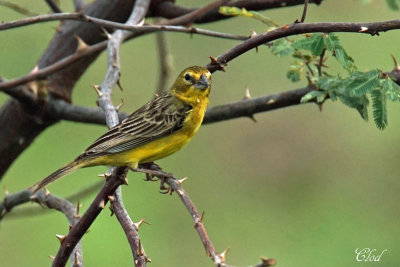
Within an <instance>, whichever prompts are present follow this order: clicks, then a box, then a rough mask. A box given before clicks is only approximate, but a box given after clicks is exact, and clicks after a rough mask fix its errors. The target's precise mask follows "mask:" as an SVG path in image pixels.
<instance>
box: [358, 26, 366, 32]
mask: <svg viewBox="0 0 400 267" xmlns="http://www.w3.org/2000/svg"><path fill="white" fill-rule="evenodd" d="M367 31H368V27H365V26H362V27H361V28H360V30H359V31H358V32H367Z"/></svg>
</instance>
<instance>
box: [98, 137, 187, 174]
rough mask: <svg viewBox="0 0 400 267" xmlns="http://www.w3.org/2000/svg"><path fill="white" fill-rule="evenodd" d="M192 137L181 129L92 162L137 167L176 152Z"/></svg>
mask: <svg viewBox="0 0 400 267" xmlns="http://www.w3.org/2000/svg"><path fill="white" fill-rule="evenodd" d="M191 137H192V136H188V135H187V133H185V132H184V131H179V132H177V133H175V134H172V135H170V136H166V137H163V138H160V139H158V140H154V141H152V142H150V143H148V144H146V145H144V146H141V147H138V148H136V149H132V150H127V151H124V152H121V153H117V154H112V155H106V156H102V157H99V158H97V159H95V160H94V161H95V162H92V164H93V163H94V164H93V165H98V164H102V165H113V166H130V167H131V168H134V169H136V168H137V165H138V164H139V163H146V162H152V161H155V160H158V159H161V158H164V157H167V156H169V155H171V154H173V153H175V152H176V151H178V150H179V149H181V148H182V147H183V146H184V145H186V144H187V143H188V142H189V141H190V139H191Z"/></svg>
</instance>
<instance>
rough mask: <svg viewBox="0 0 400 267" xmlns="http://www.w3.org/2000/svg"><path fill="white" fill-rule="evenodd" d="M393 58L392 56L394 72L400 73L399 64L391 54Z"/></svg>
mask: <svg viewBox="0 0 400 267" xmlns="http://www.w3.org/2000/svg"><path fill="white" fill-rule="evenodd" d="M391 56H392V58H393V62H394V70H396V71H399V70H400V66H399V63H398V62H397V59H396V58H395V57H394V56H393V54H391Z"/></svg>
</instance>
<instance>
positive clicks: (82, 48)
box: [74, 35, 88, 52]
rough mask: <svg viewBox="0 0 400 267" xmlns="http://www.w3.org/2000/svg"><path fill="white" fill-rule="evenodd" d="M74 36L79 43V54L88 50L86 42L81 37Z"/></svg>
mask: <svg viewBox="0 0 400 267" xmlns="http://www.w3.org/2000/svg"><path fill="white" fill-rule="evenodd" d="M74 36H75V39H76V40H77V41H78V46H77V48H76V51H77V52H79V51H83V50H85V49H87V48H88V45H87V44H86V43H85V41H83V40H82V38H81V37H79V36H78V35H74Z"/></svg>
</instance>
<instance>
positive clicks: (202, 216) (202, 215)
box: [200, 210, 206, 222]
mask: <svg viewBox="0 0 400 267" xmlns="http://www.w3.org/2000/svg"><path fill="white" fill-rule="evenodd" d="M205 213H206V212H205V211H204V210H203V212H202V213H201V216H200V221H201V222H202V221H203V219H204V214H205Z"/></svg>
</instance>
